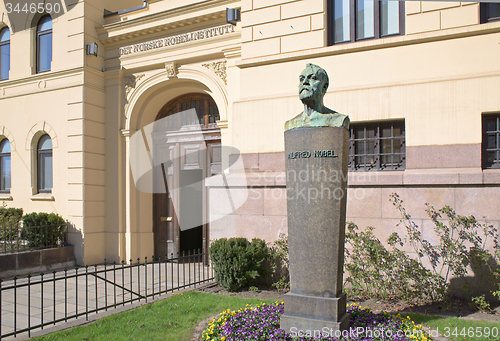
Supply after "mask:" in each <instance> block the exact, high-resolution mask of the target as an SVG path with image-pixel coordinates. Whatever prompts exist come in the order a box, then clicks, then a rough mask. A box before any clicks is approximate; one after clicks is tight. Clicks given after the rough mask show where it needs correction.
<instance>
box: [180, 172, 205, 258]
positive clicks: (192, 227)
mask: <svg viewBox="0 0 500 341" xmlns="http://www.w3.org/2000/svg"><path fill="white" fill-rule="evenodd" d="M179 184H180V193H179V194H180V214H179V218H180V219H179V227H180V230H181V238H180V240H181V245H180V249H181V250H180V251H181V252H188V251H194V250H196V251H198V250H201V249H202V246H203V170H201V169H190V170H181V171H180V177H179Z"/></svg>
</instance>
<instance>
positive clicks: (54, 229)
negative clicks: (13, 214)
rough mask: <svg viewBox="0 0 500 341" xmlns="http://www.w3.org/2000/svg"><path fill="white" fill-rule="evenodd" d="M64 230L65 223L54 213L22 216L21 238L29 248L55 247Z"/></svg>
mask: <svg viewBox="0 0 500 341" xmlns="http://www.w3.org/2000/svg"><path fill="white" fill-rule="evenodd" d="M65 229H66V221H64V219H63V217H61V216H60V215H59V214H56V213H45V212H40V213H35V212H33V213H29V214H25V215H24V216H23V230H22V236H23V238H24V239H26V240H27V241H28V246H30V247H41V246H43V247H45V246H57V245H58V244H59V241H60V240H62V235H63V232H64V230H65Z"/></svg>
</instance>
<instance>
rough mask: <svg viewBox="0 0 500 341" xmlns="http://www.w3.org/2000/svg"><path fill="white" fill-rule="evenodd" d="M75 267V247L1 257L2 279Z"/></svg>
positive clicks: (0, 273)
mask: <svg viewBox="0 0 500 341" xmlns="http://www.w3.org/2000/svg"><path fill="white" fill-rule="evenodd" d="M74 265H75V256H74V250H73V246H64V247H58V248H54V249H43V250H35V251H26V252H18V253H12V254H2V255H0V278H6V277H11V276H12V277H13V276H16V275H24V274H27V273H32V272H42V271H44V272H47V271H53V270H56V269H64V268H70V267H73V266H74Z"/></svg>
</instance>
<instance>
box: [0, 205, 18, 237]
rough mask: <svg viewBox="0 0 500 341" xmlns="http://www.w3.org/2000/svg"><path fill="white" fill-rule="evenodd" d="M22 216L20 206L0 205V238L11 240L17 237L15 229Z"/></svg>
mask: <svg viewBox="0 0 500 341" xmlns="http://www.w3.org/2000/svg"><path fill="white" fill-rule="evenodd" d="M22 216H23V209H22V208H14V207H9V208H7V207H0V240H2V241H4V242H11V241H13V240H16V239H17V230H18V228H19V223H20V221H21V218H22Z"/></svg>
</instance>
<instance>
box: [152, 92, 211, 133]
mask: <svg viewBox="0 0 500 341" xmlns="http://www.w3.org/2000/svg"><path fill="white" fill-rule="evenodd" d="M193 101H203V116H201V115H199V113H198V112H197V113H198V119H203V123H200V127H201V129H213V128H218V126H217V121H218V120H220V111H219V109H218V107H217V103H215V100H214V99H213V98H212V97H211V96H210V95H208V94H201V93H190V94H185V95H181V96H179V97H176V98H174V99H173V100H171V101H169V102H168V103H167V104H165V105H164V106H163V107H162V108H161V109H160V111H159V112H158V115H156V118H155V121H158V120H159V119H162V118H165V117H167V116H170V115H173V114H175V113H178V112H181V111H184V110H189V109H191V108H187V107H185V106H183V104H185V103H187V102H191V103H192V102H193ZM212 112H213V115H212V114H211V113H212ZM179 118H180V119H182V117H179ZM212 118H213V122H210V121H211V119H212ZM176 126H178V127H189V126H193V124H190V123H187V122H177V123H176ZM194 126H198V124H194ZM158 128H160V129H161V127H160V126H158Z"/></svg>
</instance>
